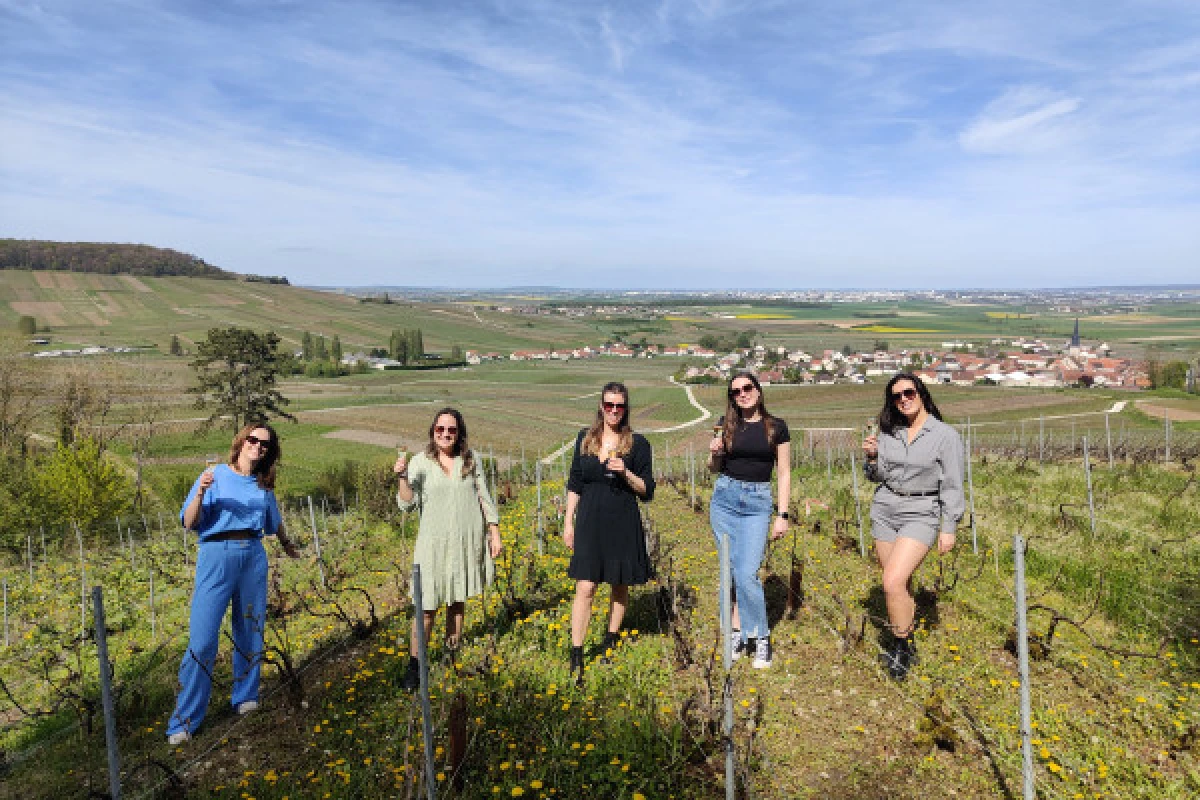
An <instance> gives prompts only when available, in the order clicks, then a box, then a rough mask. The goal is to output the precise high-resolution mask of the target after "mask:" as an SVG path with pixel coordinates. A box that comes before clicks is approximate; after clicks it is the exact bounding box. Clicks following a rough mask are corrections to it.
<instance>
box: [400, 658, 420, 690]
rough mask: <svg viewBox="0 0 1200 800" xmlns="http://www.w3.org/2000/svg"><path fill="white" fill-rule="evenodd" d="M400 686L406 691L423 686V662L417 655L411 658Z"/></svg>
mask: <svg viewBox="0 0 1200 800" xmlns="http://www.w3.org/2000/svg"><path fill="white" fill-rule="evenodd" d="M400 688H402V689H403V690H404V691H406V692H415V691H416V690H417V689H419V688H421V662H419V661H417V659H416V657H410V658H409V660H408V669H406V670H404V677H403V678H401V679H400Z"/></svg>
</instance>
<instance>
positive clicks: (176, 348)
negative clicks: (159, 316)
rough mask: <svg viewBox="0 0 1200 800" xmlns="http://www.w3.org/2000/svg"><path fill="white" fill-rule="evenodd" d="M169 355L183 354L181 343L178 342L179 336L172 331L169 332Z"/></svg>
mask: <svg viewBox="0 0 1200 800" xmlns="http://www.w3.org/2000/svg"><path fill="white" fill-rule="evenodd" d="M171 355H173V356H181V355H183V345H182V344H180V343H179V337H178V336H176V335H175V334H173V333H172V334H171Z"/></svg>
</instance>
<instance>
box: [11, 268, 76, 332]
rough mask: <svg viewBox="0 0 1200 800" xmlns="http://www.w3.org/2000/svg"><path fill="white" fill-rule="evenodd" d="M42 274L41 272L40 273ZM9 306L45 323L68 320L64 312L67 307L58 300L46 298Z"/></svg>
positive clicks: (61, 322)
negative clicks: (64, 316)
mask: <svg viewBox="0 0 1200 800" xmlns="http://www.w3.org/2000/svg"><path fill="white" fill-rule="evenodd" d="M39 274H40V273H39ZM8 305H9V307H10V308H11V309H12V310H13V311H15V312H17V313H18V314H28V315H29V316H31V317H33V318H35V319H36V320H37V321H38V322H39V323H41V324H45V325H66V324H67V323H66V320H65V319H64V318H63V314H64V313H66V309H64V308H63V304H62V303H60V302H58V301H57V300H45V301H39V302H16V303H9V304H8Z"/></svg>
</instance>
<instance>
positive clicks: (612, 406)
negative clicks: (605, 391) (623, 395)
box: [600, 400, 625, 414]
mask: <svg viewBox="0 0 1200 800" xmlns="http://www.w3.org/2000/svg"><path fill="white" fill-rule="evenodd" d="M600 407H601V408H603V409H604V410H605V411H607V412H609V413H610V414H611V413H612V412H614V411H624V410H625V404H624V403H610V402H608V401H607V400H606V401H604V402H603V403H601V404H600Z"/></svg>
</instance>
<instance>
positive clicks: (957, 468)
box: [863, 416, 966, 547]
mask: <svg viewBox="0 0 1200 800" xmlns="http://www.w3.org/2000/svg"><path fill="white" fill-rule="evenodd" d="M878 442H879V456H878V457H877V458H876V459H875V460H874V461H867V462H866V463H865V464H864V466H863V471H864V472H865V473H866V476H867V479H868V480H870V481H874V482H875V483H878V484H880V486H879V487H878V488H877V489H876V490H875V499H874V500H873V501H872V502H871V535H872V536H874V537H875V538H876V539H878V540H880V541H883V542H894V541H896V539H897V537H900V536H903V537H905V538H907V539H916V540H917V541H918V542H921V543H922V544H924V545H925V546H926V547H933V546H934V544H935V543H936V542H937V537H938V533H939V532H944V533H954V532H955V529H957V528H958V521H959V520H960V519H962V515H963V512H964V511H966V501H965V500H964V498H963V445H962V437H960V436H959V435H958V431H956V430H954V428H952V427H950V426H949V425H947V424H946V423H944V422H942V421H941V420H939V419H937V418H936V417H934V416H929V417H928V418H926V420H925V424H924V425H922V426H921V430H920V431H918V432H917V436H916V438H915V439H913V441H912V444H909V442H908V428H901V427H897V428H895V429H893V430H892V432H891V433H890V434H888V433H883V432H882V431H880V433H879V436H878Z"/></svg>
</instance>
